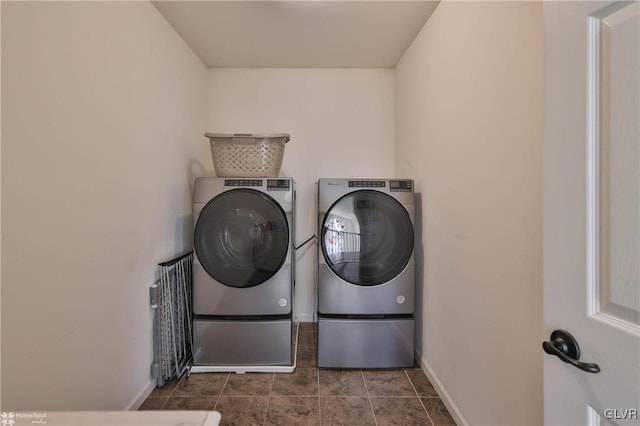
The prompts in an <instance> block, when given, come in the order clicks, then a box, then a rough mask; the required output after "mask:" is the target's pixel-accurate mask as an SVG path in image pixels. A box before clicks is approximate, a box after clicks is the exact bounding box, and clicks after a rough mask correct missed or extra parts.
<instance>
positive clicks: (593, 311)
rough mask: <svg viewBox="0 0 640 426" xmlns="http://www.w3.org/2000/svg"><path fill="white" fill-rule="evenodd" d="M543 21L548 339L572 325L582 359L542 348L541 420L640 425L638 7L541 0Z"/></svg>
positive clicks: (563, 347)
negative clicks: (573, 361)
mask: <svg viewBox="0 0 640 426" xmlns="http://www.w3.org/2000/svg"><path fill="white" fill-rule="evenodd" d="M544 21H545V145H544V149H545V155H544V162H545V165H544V167H545V171H544V337H543V338H544V339H545V340H547V341H550V336H551V334H552V332H553V331H554V330H558V329H560V330H565V331H568V332H569V333H570V334H571V335H573V337H574V338H575V340H576V341H577V343H578V345H579V349H580V352H581V354H580V359H579V362H581V363H582V364H581V365H578V366H574V365H573V364H571V363H568V362H563V360H561V359H560V358H559V357H558V356H554V355H549V354H547V353H544V352H542V349H541V352H542V354H541V356H544V418H545V424H547V425H556V424H557V425H609V424H613V425H632V424H633V425H638V424H640V107H639V106H640V3H638V2H591V1H585V2H564V1H546V2H545V3H544ZM554 337H556V338H557V337H558V333H556V334H555V335H554ZM560 339H561V340H562V339H563V337H562V336H561V338H560ZM564 340H565V341H567V340H568V338H566V337H564ZM549 346H552V347H553V348H556V349H560V350H561V351H565V352H567V351H569V350H570V349H569V348H568V347H567V346H568V345H566V344H564V345H563V342H561V341H556V342H554V344H552V345H549V344H547V349H550V351H551V352H553V348H551V347H549ZM589 364H596V365H597V367H599V370H600V372H597V373H596V372H595V371H596V370H598V368H596V366H595V365H589ZM578 367H582V368H583V369H585V370H591V371H592V372H589V371H583V370H582V369H580V368H578Z"/></svg>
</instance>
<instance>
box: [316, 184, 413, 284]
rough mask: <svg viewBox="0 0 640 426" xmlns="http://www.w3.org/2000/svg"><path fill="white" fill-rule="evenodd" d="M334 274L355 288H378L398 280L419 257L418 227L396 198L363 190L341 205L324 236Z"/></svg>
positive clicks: (331, 216)
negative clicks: (416, 251)
mask: <svg viewBox="0 0 640 426" xmlns="http://www.w3.org/2000/svg"><path fill="white" fill-rule="evenodd" d="M320 241H321V245H322V252H323V255H324V258H325V260H326V262H327V265H328V266H329V267H330V268H331V270H332V271H333V272H334V273H336V274H337V275H338V276H339V277H340V278H342V279H343V280H346V281H348V282H350V283H352V284H356V285H361V286H375V285H380V284H384V283H386V282H388V281H390V280H392V279H393V278H395V277H397V276H398V275H399V274H400V273H401V272H402V271H403V270H404V268H405V267H406V266H407V264H408V263H409V259H410V258H411V254H412V253H413V225H412V224H411V219H410V217H409V213H407V210H406V209H405V208H404V207H403V206H402V204H400V203H399V202H398V201H397V200H396V199H395V198H393V197H391V196H389V195H387V194H385V193H382V192H378V191H370V190H362V191H355V192H352V193H349V194H347V195H345V196H344V197H342V198H340V199H339V200H338V201H336V202H335V203H334V204H333V205H332V206H331V208H330V209H329V211H328V212H327V214H326V215H325V217H324V223H323V226H322V231H321V238H320Z"/></svg>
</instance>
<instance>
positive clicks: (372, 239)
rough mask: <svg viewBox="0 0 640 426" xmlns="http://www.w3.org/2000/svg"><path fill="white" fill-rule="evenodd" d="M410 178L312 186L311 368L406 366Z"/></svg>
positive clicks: (410, 299) (411, 273)
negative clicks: (314, 303) (314, 280)
mask: <svg viewBox="0 0 640 426" xmlns="http://www.w3.org/2000/svg"><path fill="white" fill-rule="evenodd" d="M414 213H415V203H414V192H413V181H412V180H410V179H320V180H319V181H318V236H319V238H318V245H319V247H318V366H319V367H327V368H400V367H410V366H412V365H413V350H414V348H413V347H414V343H413V342H414V339H413V333H414V319H413V313H414V304H415V303H414V295H415V262H414V226H413V225H414Z"/></svg>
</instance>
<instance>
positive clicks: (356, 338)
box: [318, 316, 414, 369]
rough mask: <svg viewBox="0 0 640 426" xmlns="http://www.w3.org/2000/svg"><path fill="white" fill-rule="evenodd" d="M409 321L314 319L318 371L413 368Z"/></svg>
mask: <svg viewBox="0 0 640 426" xmlns="http://www.w3.org/2000/svg"><path fill="white" fill-rule="evenodd" d="M413 330H414V320H413V318H404V317H403V318H385V319H350V318H323V317H322V316H321V317H320V318H319V319H318V367H320V368H371V369H373V368H403V367H412V366H413V351H414V343H413V342H414V340H413Z"/></svg>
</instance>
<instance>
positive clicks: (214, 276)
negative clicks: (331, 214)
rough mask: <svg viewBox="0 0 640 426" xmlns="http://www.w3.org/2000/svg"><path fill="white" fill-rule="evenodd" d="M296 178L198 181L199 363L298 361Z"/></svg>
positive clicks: (196, 352)
mask: <svg viewBox="0 0 640 426" xmlns="http://www.w3.org/2000/svg"><path fill="white" fill-rule="evenodd" d="M294 204H295V188H294V182H293V179H291V178H242V179H239V178H213V177H202V178H197V179H196V182H195V194H194V208H193V213H194V221H195V230H194V252H195V256H194V262H193V314H194V348H195V349H194V364H195V365H289V364H291V363H292V346H291V341H292V327H293V324H292V306H291V305H292V299H293V285H294V284H293V281H294V256H293V241H294V239H293V230H294V227H293V218H294Z"/></svg>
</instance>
